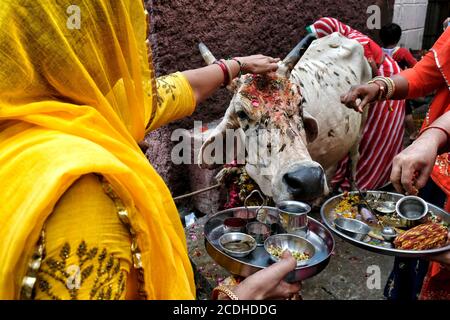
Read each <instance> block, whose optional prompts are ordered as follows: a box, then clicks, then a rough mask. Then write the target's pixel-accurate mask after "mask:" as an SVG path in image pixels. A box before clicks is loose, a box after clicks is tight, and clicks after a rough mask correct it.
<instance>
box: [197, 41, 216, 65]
mask: <svg viewBox="0 0 450 320" xmlns="http://www.w3.org/2000/svg"><path fill="white" fill-rule="evenodd" d="M198 49H199V50H200V54H201V55H202V57H203V60H205V62H206V64H207V65H210V64H213V63H214V61H216V58H215V57H214V55H213V54H212V52H211V51H210V50H209V49H208V47H207V46H206V45H205V44H204V43H203V42H200V43H199V45H198Z"/></svg>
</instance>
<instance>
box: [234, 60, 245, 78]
mask: <svg viewBox="0 0 450 320" xmlns="http://www.w3.org/2000/svg"><path fill="white" fill-rule="evenodd" d="M231 60H234V61H236V62H237V63H238V65H239V77H240V76H242V73H243V71H244V65H245V63H242V62H240V61H239V59H237V58H231Z"/></svg>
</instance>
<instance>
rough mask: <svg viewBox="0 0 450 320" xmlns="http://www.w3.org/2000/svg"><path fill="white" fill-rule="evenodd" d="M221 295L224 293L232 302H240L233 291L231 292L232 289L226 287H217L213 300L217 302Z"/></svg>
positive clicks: (213, 293)
mask: <svg viewBox="0 0 450 320" xmlns="http://www.w3.org/2000/svg"><path fill="white" fill-rule="evenodd" d="M219 293H223V294H224V295H226V296H227V297H228V298H230V300H239V298H238V296H237V295H235V294H234V292H233V291H231V290H230V289H228V288H227V287H225V286H218V287H215V288H214V290H213V292H212V299H213V300H217V298H218V297H219Z"/></svg>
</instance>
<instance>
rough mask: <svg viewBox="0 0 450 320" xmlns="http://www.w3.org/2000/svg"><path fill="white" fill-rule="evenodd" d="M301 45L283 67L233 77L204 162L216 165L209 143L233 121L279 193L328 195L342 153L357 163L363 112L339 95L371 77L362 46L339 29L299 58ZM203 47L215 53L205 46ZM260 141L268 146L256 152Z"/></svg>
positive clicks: (253, 171)
mask: <svg viewBox="0 0 450 320" xmlns="http://www.w3.org/2000/svg"><path fill="white" fill-rule="evenodd" d="M302 45H303V44H302V43H300V44H299V45H297V46H296V48H295V49H294V50H293V51H292V52H291V53H290V54H289V55H288V56H287V57H286V58H285V59H284V60H283V62H281V63H280V68H279V70H278V71H277V73H276V74H272V75H267V76H261V75H249V74H247V75H243V76H241V77H240V78H238V79H236V80H235V81H234V83H233V85H232V86H231V88H230V89H232V90H233V91H234V93H235V94H234V96H233V98H232V100H231V103H230V106H229V107H228V109H227V111H226V114H225V116H224V118H223V120H222V122H221V123H220V124H219V125H218V126H217V127H216V128H215V129H214V131H213V132H212V133H211V135H210V136H209V138H208V139H207V140H206V142H205V143H204V144H203V146H202V149H201V150H200V154H199V163H200V166H201V167H203V168H205V167H210V165H211V162H212V155H211V152H210V149H211V148H210V145H211V143H212V142H214V141H219V140H223V139H218V138H219V136H221V137H223V136H224V135H225V132H226V130H227V129H234V130H237V131H238V132H239V134H238V136H239V137H240V140H241V141H242V140H243V139H246V142H247V153H246V155H245V159H246V170H247V172H248V174H249V175H250V177H251V178H252V179H253V180H255V181H256V183H257V184H258V186H259V187H260V188H261V190H262V191H263V192H264V193H265V194H266V195H267V196H271V197H273V199H274V200H275V201H279V200H287V199H296V200H314V199H316V198H319V197H321V196H323V195H326V194H327V193H328V186H327V179H328V180H329V179H331V178H332V175H333V174H334V172H335V170H336V166H337V163H338V162H339V161H340V160H341V159H343V158H344V157H345V156H346V155H347V154H349V153H350V154H351V157H352V163H353V164H354V166H356V163H357V158H358V153H357V150H358V145H359V140H360V136H361V131H362V128H363V121H364V119H363V117H362V116H361V115H360V114H358V113H356V112H355V111H353V110H350V109H348V108H346V107H345V106H344V105H342V104H341V103H340V95H341V94H342V93H344V92H347V91H348V89H349V88H350V87H351V86H352V85H356V84H360V83H362V82H365V81H367V80H369V79H370V76H371V71H370V67H369V64H368V63H367V61H366V59H365V58H364V54H363V48H362V46H361V45H360V44H359V43H358V42H357V41H355V40H350V39H347V38H345V37H344V36H342V35H340V34H338V33H333V34H331V35H330V36H327V37H324V38H320V39H317V40H315V41H313V42H312V44H311V45H310V46H309V48H308V49H307V50H306V52H305V54H304V55H303V56H302V57H301V59H300V60H298V58H299V55H300V49H301V47H302ZM202 54H203V56H204V57H205V56H206V58H207V59H206V60H207V62H209V63H210V62H211V61H213V56H212V55H211V53H210V52H208V51H206V52H205V49H204V48H203V52H202ZM208 56H209V59H208ZM297 61H298V63H297ZM294 65H295V67H294V68H293V69H292V66H294ZM274 132H277V134H278V135H274V134H273V133H274ZM269 136H270V137H272V139H271V138H268V137H269ZM255 137H256V139H255ZM273 137H276V138H273ZM252 138H253V140H252ZM249 141H250V142H249ZM255 146H257V147H258V148H259V150H265V151H267V152H256V153H255V152H254V150H255V148H253V149H252V147H255ZM255 159H256V161H255Z"/></svg>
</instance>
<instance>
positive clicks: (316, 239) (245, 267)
mask: <svg viewBox="0 0 450 320" xmlns="http://www.w3.org/2000/svg"><path fill="white" fill-rule="evenodd" d="M258 208H260V207H248V209H249V210H251V211H256V210H257V209H258ZM242 210H245V208H244V207H239V208H232V209H228V210H223V211H219V212H217V213H216V214H215V215H214V216H212V217H211V218H209V219H208V221H207V222H206V223H205V247H206V251H207V252H208V254H209V255H210V256H211V257H212V258H213V259H214V260H215V261H216V262H217V263H218V264H219V265H221V266H222V267H224V268H225V269H226V270H228V271H229V272H230V273H232V274H234V275H239V276H243V277H248V276H250V275H251V274H253V273H255V272H257V271H259V270H262V269H264V268H266V267H268V266H270V265H271V264H273V262H272V260H271V259H270V256H269V254H268V253H267V252H266V250H265V249H264V247H257V248H256V249H255V250H254V251H253V252H252V253H251V254H249V255H248V256H246V257H243V258H234V257H231V256H229V255H227V254H226V253H225V252H223V250H222V249H221V247H220V245H219V243H218V240H219V238H220V236H222V235H223V233H224V230H223V220H225V219H226V218H228V217H232V216H234V214H235V212H236V211H242ZM260 210H261V209H260ZM262 210H265V211H266V213H269V214H271V215H277V214H278V211H277V209H276V208H273V207H263V209H262ZM260 213H261V212H260ZM308 219H309V222H308V228H309V232H308V235H307V236H306V239H307V240H308V241H309V242H311V243H312V244H313V245H314V249H315V255H314V256H313V257H312V258H311V259H310V260H308V263H307V264H306V265H304V266H300V267H297V268H296V269H295V270H294V271H292V272H291V273H289V274H288V276H287V277H286V279H285V280H286V281H288V282H295V281H301V280H305V279H308V278H310V277H313V276H314V275H316V274H318V273H319V272H321V271H322V270H323V269H325V267H326V266H327V264H328V262H329V260H330V256H331V253H332V252H333V250H334V238H333V235H332V234H331V232H330V231H329V230H328V229H327V228H326V227H325V226H324V225H322V224H321V223H319V222H318V221H316V220H314V219H312V218H308ZM278 228H280V227H279V226H278ZM279 233H284V230H279Z"/></svg>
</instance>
